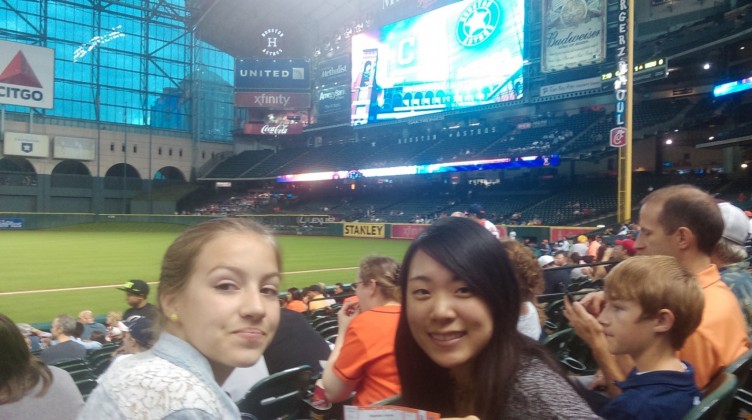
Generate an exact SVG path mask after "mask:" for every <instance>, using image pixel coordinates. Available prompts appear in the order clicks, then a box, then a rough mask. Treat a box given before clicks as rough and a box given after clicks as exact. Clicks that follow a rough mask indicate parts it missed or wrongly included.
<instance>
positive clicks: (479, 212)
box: [465, 204, 486, 219]
mask: <svg viewBox="0 0 752 420" xmlns="http://www.w3.org/2000/svg"><path fill="white" fill-rule="evenodd" d="M465 214H467V215H470V214H474V215H476V216H478V217H479V218H481V219H485V218H486V209H484V208H483V206H481V205H480V204H472V205H471V206H470V207H468V209H467V211H466V212H465Z"/></svg>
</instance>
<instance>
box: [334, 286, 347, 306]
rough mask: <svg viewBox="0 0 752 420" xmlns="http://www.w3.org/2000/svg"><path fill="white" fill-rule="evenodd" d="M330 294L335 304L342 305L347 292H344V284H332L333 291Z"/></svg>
mask: <svg viewBox="0 0 752 420" xmlns="http://www.w3.org/2000/svg"><path fill="white" fill-rule="evenodd" d="M332 292H333V293H332V297H333V298H334V300H335V301H336V302H337V303H339V304H342V303H343V302H344V301H345V297H346V295H347V292H345V285H344V284H342V283H335V284H334V289H332Z"/></svg>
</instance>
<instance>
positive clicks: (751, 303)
mask: <svg viewBox="0 0 752 420" xmlns="http://www.w3.org/2000/svg"><path fill="white" fill-rule="evenodd" d="M718 208H719V209H720V210H721V216H722V217H723V235H721V239H720V240H719V241H718V243H716V244H715V248H713V253H712V254H711V256H710V261H711V262H712V263H713V264H715V265H716V266H718V271H720V272H721V280H723V282H724V283H726V285H727V286H728V287H729V289H731V291H732V292H734V295H735V296H736V298H737V299H738V300H739V303H740V305H741V309H742V313H743V314H744V318H745V319H746V320H747V332H748V333H751V334H752V275H750V274H749V271H747V269H748V268H749V261H747V255H748V254H747V249H746V248H745V247H744V246H745V244H746V242H747V241H748V240H749V237H750V236H749V230H750V227H749V217H747V215H746V214H744V211H742V209H740V208H739V207H736V206H734V205H733V204H731V203H719V204H718Z"/></svg>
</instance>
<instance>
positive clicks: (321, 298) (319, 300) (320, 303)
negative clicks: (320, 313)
mask: <svg viewBox="0 0 752 420" xmlns="http://www.w3.org/2000/svg"><path fill="white" fill-rule="evenodd" d="M328 307H329V299H327V297H326V296H325V295H324V291H323V290H322V288H321V286H319V285H318V284H312V285H310V286H308V310H309V311H316V310H318V309H325V308H328Z"/></svg>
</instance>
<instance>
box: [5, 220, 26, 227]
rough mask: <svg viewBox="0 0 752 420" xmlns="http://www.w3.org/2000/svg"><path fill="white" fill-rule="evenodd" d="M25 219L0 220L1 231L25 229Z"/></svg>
mask: <svg viewBox="0 0 752 420" xmlns="http://www.w3.org/2000/svg"><path fill="white" fill-rule="evenodd" d="M23 227H24V219H0V229H23Z"/></svg>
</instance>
